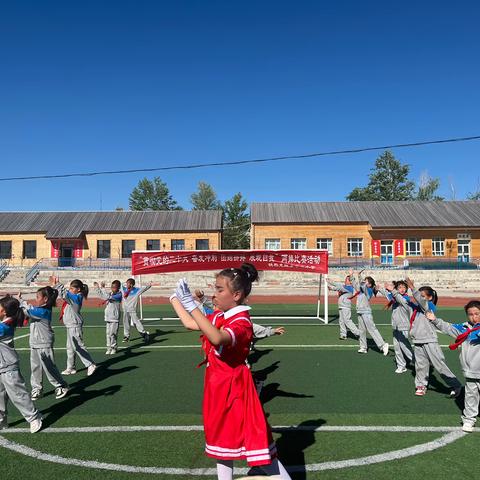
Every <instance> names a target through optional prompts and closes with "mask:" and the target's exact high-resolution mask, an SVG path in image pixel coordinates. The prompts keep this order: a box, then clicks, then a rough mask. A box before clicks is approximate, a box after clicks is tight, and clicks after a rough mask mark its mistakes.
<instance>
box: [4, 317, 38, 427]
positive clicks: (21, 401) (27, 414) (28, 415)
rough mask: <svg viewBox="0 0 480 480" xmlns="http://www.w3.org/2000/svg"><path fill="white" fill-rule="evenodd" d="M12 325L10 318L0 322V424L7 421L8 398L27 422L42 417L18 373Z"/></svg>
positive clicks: (18, 367)
mask: <svg viewBox="0 0 480 480" xmlns="http://www.w3.org/2000/svg"><path fill="white" fill-rule="evenodd" d="M14 330H15V329H14V325H13V320H12V319H11V318H5V319H4V320H3V321H2V322H0V425H2V424H3V425H5V424H6V422H7V400H8V398H9V399H10V400H11V402H12V403H13V404H14V405H15V406H16V407H17V409H18V410H19V412H20V413H21V414H22V415H23V417H24V418H25V420H27V422H29V423H31V422H33V421H34V420H39V419H41V418H42V416H41V414H40V412H39V411H38V410H37V408H35V405H34V404H33V401H32V399H31V398H30V395H29V393H28V391H27V387H26V386H25V380H24V379H23V377H22V374H21V373H20V366H19V359H18V354H17V352H16V351H15V348H14V343H13V335H14Z"/></svg>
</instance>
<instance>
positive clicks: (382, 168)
mask: <svg viewBox="0 0 480 480" xmlns="http://www.w3.org/2000/svg"><path fill="white" fill-rule="evenodd" d="M409 170H410V167H409V166H408V165H402V164H401V163H400V161H399V160H397V159H396V158H395V157H394V156H393V154H392V152H390V151H388V150H386V151H385V152H384V153H383V154H382V155H380V156H379V157H378V158H377V159H376V160H375V167H374V168H372V169H371V172H372V173H370V175H369V179H370V180H369V182H368V185H367V186H366V187H357V188H354V189H353V190H352V191H351V192H350V193H349V194H348V195H347V197H346V198H347V200H350V201H365V200H412V199H413V198H414V190H415V183H414V182H412V181H411V180H409V179H408V173H409Z"/></svg>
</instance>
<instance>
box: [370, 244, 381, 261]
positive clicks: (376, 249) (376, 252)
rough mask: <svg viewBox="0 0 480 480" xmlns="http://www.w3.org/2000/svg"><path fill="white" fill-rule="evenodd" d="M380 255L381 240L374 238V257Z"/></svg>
mask: <svg viewBox="0 0 480 480" xmlns="http://www.w3.org/2000/svg"><path fill="white" fill-rule="evenodd" d="M379 256H380V240H372V258H375V257H379Z"/></svg>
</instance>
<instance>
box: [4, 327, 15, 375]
mask: <svg viewBox="0 0 480 480" xmlns="http://www.w3.org/2000/svg"><path fill="white" fill-rule="evenodd" d="M14 333H15V329H14V327H13V326H12V319H11V318H4V319H3V321H2V322H0V373H6V372H10V371H12V370H18V354H17V352H16V351H15V347H14V344H13V335H14Z"/></svg>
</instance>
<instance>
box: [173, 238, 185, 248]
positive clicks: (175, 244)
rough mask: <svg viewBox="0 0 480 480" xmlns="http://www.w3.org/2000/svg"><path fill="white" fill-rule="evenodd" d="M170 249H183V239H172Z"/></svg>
mask: <svg viewBox="0 0 480 480" xmlns="http://www.w3.org/2000/svg"><path fill="white" fill-rule="evenodd" d="M172 250H185V240H172Z"/></svg>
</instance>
